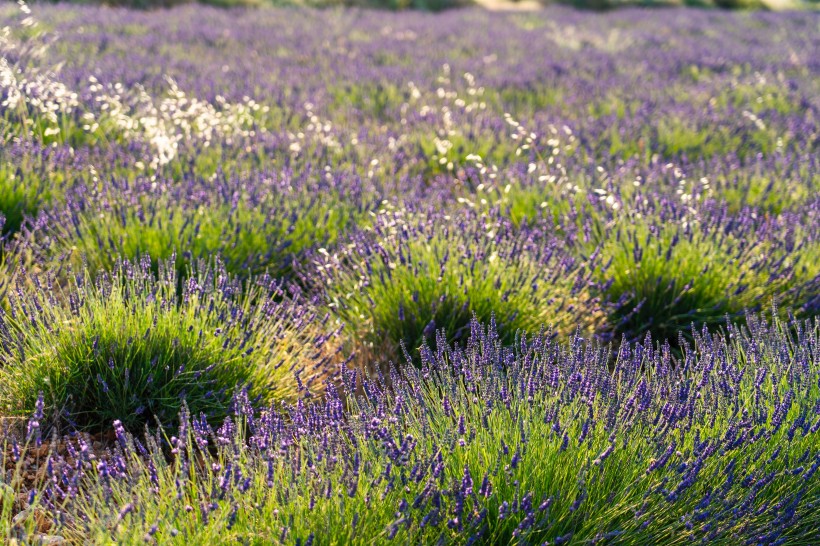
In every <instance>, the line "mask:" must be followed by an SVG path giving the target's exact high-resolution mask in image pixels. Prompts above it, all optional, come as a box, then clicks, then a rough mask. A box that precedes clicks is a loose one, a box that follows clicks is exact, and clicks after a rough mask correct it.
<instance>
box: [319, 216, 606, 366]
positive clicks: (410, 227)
mask: <svg viewBox="0 0 820 546" xmlns="http://www.w3.org/2000/svg"><path fill="white" fill-rule="evenodd" d="M315 260H316V267H315V275H316V276H317V277H318V279H319V286H320V287H321V289H322V290H324V291H325V294H326V295H325V298H326V300H327V303H328V305H329V306H330V307H331V308H333V309H334V311H335V313H336V314H337V315H339V316H340V317H341V318H342V319H343V320H344V321H345V322H346V323H347V324H348V325H350V328H351V330H352V332H353V335H355V336H357V339H358V340H359V341H360V342H365V343H367V344H368V345H369V347H375V348H376V351H377V352H376V354H380V353H379V351H386V352H384V353H381V354H384V355H386V356H388V357H393V358H394V359H395V357H396V356H397V353H398V348H399V347H400V345H401V344H403V345H404V347H405V348H406V349H407V350H409V351H411V354H416V351H417V350H418V348H419V347H420V346H421V345H422V343H423V342H424V340H425V339H427V340H430V341H432V340H433V337H434V334H435V332H436V331H437V330H443V331H444V332H445V339H446V340H447V341H448V342H452V341H454V340H458V339H466V334H467V332H468V331H469V326H470V320H471V317H472V316H476V317H479V319H480V320H483V321H487V322H489V321H490V319H491V318H494V319H495V321H496V322H497V324H498V325H499V330H500V332H501V333H502V337H503V339H504V340H505V341H507V342H511V341H512V340H513V339H514V337H515V335H516V332H517V331H518V330H525V331H529V332H537V331H538V330H539V329H540V328H542V327H544V326H545V325H547V326H553V327H555V329H556V331H560V332H562V333H564V334H566V333H567V332H571V331H573V330H575V329H582V328H584V327H586V328H587V329H588V330H591V329H592V326H593V323H594V320H595V313H596V301H595V298H594V297H593V295H592V293H593V291H594V287H593V286H592V284H593V282H592V280H591V278H592V277H593V274H594V273H595V272H596V271H595V270H596V268H597V267H598V266H597V264H596V263H595V259H594V257H593V258H591V259H589V260H587V261H583V260H578V259H576V258H573V257H572V256H570V255H569V254H567V253H565V252H562V249H561V247H560V242H556V241H550V240H548V239H544V238H541V237H537V238H536V237H533V236H532V235H530V234H527V233H519V232H517V231H516V230H515V229H514V228H513V226H511V225H510V224H509V223H508V222H506V221H505V219H504V218H503V217H500V216H497V215H488V216H483V215H475V214H469V213H468V214H465V215H464V216H463V217H462V218H461V219H456V218H451V217H449V216H446V215H441V214H437V213H430V214H428V213H424V212H413V211H407V210H403V211H398V212H392V211H384V213H383V214H381V215H379V216H378V217H377V219H376V222H375V223H374V226H373V229H372V231H367V232H364V233H361V234H359V235H357V236H354V237H353V239H352V240H351V242H350V243H349V244H346V245H343V247H342V250H341V251H340V252H339V253H338V254H333V255H329V254H327V253H325V254H321V253H320V254H318V255H317V256H316V258H315ZM311 273H313V270H312V271H311Z"/></svg>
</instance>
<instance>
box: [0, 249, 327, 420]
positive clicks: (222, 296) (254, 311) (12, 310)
mask: <svg viewBox="0 0 820 546" xmlns="http://www.w3.org/2000/svg"><path fill="white" fill-rule="evenodd" d="M152 269H153V268H152V264H151V262H150V260H149V259H147V258H146V259H143V260H142V261H141V262H138V263H131V262H121V263H120V264H118V265H117V267H116V268H115V269H114V271H113V272H112V273H111V274H110V275H104V276H100V277H99V278H97V279H93V278H92V277H90V276H89V275H88V274H87V273H85V272H83V273H80V274H78V275H76V276H74V277H73V278H72V280H71V282H70V285H69V286H68V287H66V288H60V287H58V286H52V282H51V280H50V279H39V278H37V277H32V278H31V279H30V280H31V284H32V285H34V286H36V288H35V289H33V290H32V292H31V293H25V292H24V291H23V290H22V288H20V286H19V285H18V288H17V289H16V290H15V291H13V293H12V294H10V295H9V308H8V311H7V312H4V313H3V314H2V316H0V335H1V336H2V344H3V349H2V352H0V361H2V365H1V366H0V407H2V413H3V414H4V415H11V414H25V413H28V412H30V411H31V410H32V409H33V408H34V407H35V404H37V401H38V393H43V395H44V398H45V408H46V410H47V411H48V412H49V413H50V414H51V415H55V414H57V415H58V416H59V414H64V415H65V416H66V419H64V421H67V422H68V423H73V424H74V425H76V426H79V427H80V428H84V429H94V430H100V429H101V428H103V427H106V426H108V425H109V424H110V423H111V422H112V421H113V420H114V419H119V420H121V421H122V422H123V423H124V425H125V426H126V427H127V428H129V429H131V430H139V429H141V427H142V425H144V424H155V423H156V421H155V419H156V420H158V421H159V422H160V423H162V424H167V423H169V422H171V421H173V420H175V418H176V416H177V414H178V412H179V410H180V408H181V407H182V405H183V403H185V404H187V405H188V407H189V408H190V409H191V411H194V412H196V414H197V415H198V414H199V413H200V412H202V413H203V414H204V415H206V416H207V417H208V418H209V419H216V420H220V419H221V418H222V417H223V416H224V415H225V414H226V412H227V409H228V406H229V402H230V398H231V395H232V393H234V392H235V391H236V389H238V388H243V387H246V388H248V389H250V391H251V393H253V395H254V396H256V395H259V396H261V397H262V398H263V399H267V400H283V399H295V398H297V397H299V396H304V395H306V394H308V393H309V392H310V390H311V389H314V390H315V389H316V388H318V385H317V384H316V383H317V382H318V381H320V380H321V379H322V378H323V377H324V376H326V375H328V371H327V370H328V366H329V363H330V362H331V360H332V359H331V357H330V353H331V351H330V349H327V348H325V346H326V345H328V346H329V339H330V338H331V335H330V334H326V335H325V334H322V327H321V324H320V323H319V317H317V316H316V315H315V314H314V313H313V312H312V311H310V309H309V307H307V306H305V305H302V304H299V303H298V302H297V301H296V300H294V299H291V298H288V297H285V296H286V295H284V294H282V293H281V291H280V290H279V284H278V283H276V282H272V281H267V280H264V279H260V281H259V282H256V283H252V284H251V286H250V287H244V289H243V287H241V286H240V285H239V284H238V283H237V282H236V281H234V280H233V279H232V278H231V277H230V276H228V275H227V274H226V273H225V271H224V268H222V267H221V266H213V267H206V266H198V267H195V268H194V269H193V270H192V272H191V276H190V278H189V279H188V280H186V281H182V280H181V279H180V278H179V277H178V275H177V274H176V272H175V270H174V268H173V267H170V264H168V263H165V264H161V265H160V268H159V275H158V276H155V274H154V273H153V271H152ZM180 286H182V289H181V290H180ZM274 299H275V300H277V301H274ZM280 300H281V301H280Z"/></svg>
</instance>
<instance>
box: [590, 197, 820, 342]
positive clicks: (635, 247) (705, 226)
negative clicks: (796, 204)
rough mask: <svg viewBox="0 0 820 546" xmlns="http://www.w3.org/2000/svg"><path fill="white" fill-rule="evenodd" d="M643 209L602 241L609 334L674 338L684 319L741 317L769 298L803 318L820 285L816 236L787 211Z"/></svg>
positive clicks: (686, 323) (686, 325)
mask: <svg viewBox="0 0 820 546" xmlns="http://www.w3.org/2000/svg"><path fill="white" fill-rule="evenodd" d="M645 212H646V211H644V214H642V215H640V216H636V215H635V214H634V213H633V214H632V215H631V216H628V217H627V218H626V220H627V221H623V222H619V224H618V225H617V226H616V227H615V228H614V229H613V230H611V231H610V233H609V234H608V236H607V238H606V241H605V243H604V248H603V252H602V254H603V256H604V259H606V260H611V267H610V268H609V270H608V274H609V276H610V277H611V281H610V283H609V284H608V286H607V294H608V297H609V300H610V302H611V303H612V307H611V312H610V314H609V317H608V321H607V325H606V327H607V328H608V329H609V330H610V331H611V332H614V333H616V334H618V335H626V336H627V337H631V338H634V337H640V336H642V335H644V334H646V333H647V332H649V333H651V334H652V335H653V336H654V337H655V339H658V340H670V341H671V342H673V343H675V342H676V340H677V337H678V334H679V333H683V334H684V335H688V334H687V332H688V331H689V330H690V327H691V325H692V324H695V325H709V326H714V325H717V324H721V323H724V322H725V321H726V318H727V317H732V318H734V319H742V317H743V314H744V313H745V312H746V311H749V310H752V311H760V310H764V309H766V308H770V307H771V306H772V304H773V302H774V304H775V305H780V306H782V307H783V308H787V307H788V308H792V309H793V310H794V312H795V313H798V314H800V313H803V314H804V315H807V316H811V314H810V313H811V309H813V308H814V307H813V305H814V304H812V301H811V300H812V296H813V294H816V293H817V292H816V291H817V287H818V285H820V268H818V265H817V264H816V263H815V262H814V261H813V260H812V258H813V256H814V255H816V252H817V241H816V235H814V234H812V233H810V232H807V231H806V230H803V229H801V228H799V227H797V226H794V225H792V224H791V217H790V216H784V217H779V218H774V219H769V220H762V219H758V218H757V216H756V215H755V214H754V211H753V210H748V209H747V210H745V211H743V212H742V213H741V214H739V215H730V214H727V212H726V210H725V208H721V207H716V208H714V209H711V210H708V209H707V210H704V211H699V212H698V213H697V214H692V213H691V212H688V211H684V210H682V209H680V208H679V207H678V208H677V209H674V210H672V211H669V210H667V211H666V212H660V213H659V212H650V213H649V214H645Z"/></svg>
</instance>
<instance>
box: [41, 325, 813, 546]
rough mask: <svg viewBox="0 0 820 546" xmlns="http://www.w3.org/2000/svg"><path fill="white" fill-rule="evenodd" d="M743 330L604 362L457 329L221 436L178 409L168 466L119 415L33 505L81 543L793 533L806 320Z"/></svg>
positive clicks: (803, 429) (646, 348) (238, 418)
mask: <svg viewBox="0 0 820 546" xmlns="http://www.w3.org/2000/svg"><path fill="white" fill-rule="evenodd" d="M747 324H748V327H744V328H739V327H734V326H729V327H728V333H727V334H726V335H718V336H713V335H711V334H709V332H708V331H705V330H704V331H703V332H702V333H696V334H695V336H694V338H693V343H692V344H685V345H684V347H683V351H682V357H681V359H680V360H677V361H676V360H674V359H673V357H672V356H671V354H670V352H669V350H668V349H667V348H658V347H657V346H655V345H653V344H646V345H642V344H637V345H629V344H623V345H622V346H621V347H620V348H619V352H618V354H617V360H616V364H615V367H614V369H611V368H610V361H609V359H608V358H607V356H608V353H609V351H610V348H609V347H608V346H606V345H603V346H602V345H599V344H597V343H592V342H588V341H585V340H583V339H581V338H577V337H574V338H571V339H569V340H568V341H567V342H561V341H556V340H555V338H554V337H552V336H550V335H543V336H535V337H533V338H531V339H523V338H522V339H519V342H518V343H517V344H516V345H515V346H512V347H510V346H504V345H503V344H502V343H501V341H500V338H499V337H498V332H497V331H496V330H495V329H494V328H492V327H490V328H485V327H483V326H481V325H480V324H478V323H477V322H473V323H471V325H470V334H469V340H468V342H467V344H466V346H463V347H459V346H445V345H446V344H444V343H442V344H440V345H439V347H438V349H437V351H435V352H434V351H432V350H430V349H429V348H428V347H427V346H424V348H423V349H422V351H421V362H422V366H421V368H420V369H415V368H412V367H410V368H407V369H406V373H405V374H404V377H394V378H393V380H392V386H391V388H390V389H385V388H383V386H382V385H381V383H380V382H371V381H364V383H363V385H360V387H361V388H360V389H358V392H359V393H360V394H355V392H356V386H357V381H356V377H355V373H352V372H351V373H346V374H345V376H344V378H343V381H342V384H341V386H340V388H331V389H330V390H329V391H328V392H327V396H326V398H325V399H324V400H323V401H322V402H320V403H319V404H314V405H311V404H303V403H298V404H296V405H294V406H291V407H289V408H286V409H285V411H279V410H277V409H274V408H267V409H265V408H263V409H261V411H260V410H259V409H258V408H257V409H255V408H253V405H252V404H249V401H248V398H247V396H246V395H245V394H243V393H240V394H239V396H238V397H237V399H236V403H235V404H234V411H235V414H234V415H233V416H232V417H229V418H228V419H226V420H225V422H224V424H223V425H222V426H221V427H219V428H212V427H211V426H209V425H208V423H207V422H206V421H204V420H202V419H201V418H199V417H196V416H191V415H190V414H189V413H188V412H187V411H183V413H182V415H181V422H180V429H179V432H177V433H176V434H175V436H174V437H173V438H171V440H170V448H171V449H172V450H173V453H174V457H173V459H172V460H171V461H170V462H168V459H166V456H165V454H163V451H162V445H161V443H158V441H157V439H156V438H155V437H153V436H148V437H147V438H146V439H145V441H144V442H142V441H139V442H138V441H137V440H136V439H135V438H132V437H130V436H129V435H128V434H127V433H125V431H123V430H121V429H120V428H119V425H118V424H117V425H116V430H115V432H116V434H117V439H118V442H117V445H116V446H115V447H114V449H113V450H112V453H111V456H110V457H109V458H107V459H106V461H105V462H104V463H102V462H100V463H98V464H96V465H93V464H91V461H90V460H89V459H88V455H87V454H86V455H85V457H86V459H85V462H83V455H82V453H83V450H82V445H81V444H82V440H81V439H80V443H79V444H78V445H76V447H74V448H73V449H74V452H75V453H76V454H77V456H76V457H73V458H65V459H63V458H62V457H60V456H57V457H54V458H53V460H52V462H51V465H50V466H49V470H48V472H49V473H50V474H49V475H51V476H55V477H56V478H55V479H57V480H58V481H59V482H60V483H61V484H63V485H61V487H60V490H59V491H58V490H57V488H54V487H52V488H51V490H50V496H49V497H47V498H48V499H49V500H48V501H47V502H52V503H55V505H57V504H56V503H57V501H59V506H60V509H61V510H62V512H63V514H64V519H63V521H65V522H66V523H65V524H64V525H66V526H69V525H70V526H71V528H72V532H75V533H79V534H78V535H77V538H78V539H79V540H84V539H88V538H89V537H106V540H113V541H116V542H119V543H130V542H138V541H140V540H145V538H144V537H152V538H151V540H157V541H159V542H165V541H170V542H173V541H175V540H179V538H178V537H185V540H186V541H196V542H205V541H208V540H217V539H224V538H225V537H228V536H229V537H232V538H236V539H247V538H251V537H254V536H259V535H260V534H264V536H266V537H270V536H274V537H278V538H279V539H280V540H281V541H294V542H295V541H297V540H299V541H300V542H301V543H305V541H309V540H316V541H319V542H325V541H328V542H329V541H338V542H344V543H346V544H365V543H372V542H373V541H374V540H379V541H388V540H393V541H395V542H396V543H397V544H407V543H413V544H419V543H431V542H440V543H447V544H451V543H452V544H508V543H510V542H515V541H519V542H524V541H526V542H528V543H538V544H541V543H544V542H549V543H570V542H571V543H576V542H577V543H588V542H601V541H604V542H615V543H619V544H662V543H668V542H669V541H670V540H673V539H677V540H686V541H698V542H701V541H703V542H712V543H715V542H733V543H734V542H739V543H750V544H751V543H754V544H780V543H802V542H805V541H811V539H812V537H813V536H814V533H816V528H817V525H818V515H817V511H816V498H817V495H818V494H820V479H818V476H817V470H818V469H820V451H818V449H817V434H818V431H820V418H819V417H818V413H817V404H816V401H817V399H818V396H819V395H820V392H818V382H817V378H818V374H820V367H819V366H820V324H818V323H817V322H816V321H815V322H793V323H790V324H767V323H765V322H763V321H761V320H759V319H757V318H755V317H750V319H749V320H748V321H747ZM783 377H789V381H788V382H785V381H783V379H782V378H783ZM69 443H70V444H72V445H74V444H76V443H77V440H71V441H69ZM57 531H59V529H58V530H57ZM310 537H313V539H311V538H310Z"/></svg>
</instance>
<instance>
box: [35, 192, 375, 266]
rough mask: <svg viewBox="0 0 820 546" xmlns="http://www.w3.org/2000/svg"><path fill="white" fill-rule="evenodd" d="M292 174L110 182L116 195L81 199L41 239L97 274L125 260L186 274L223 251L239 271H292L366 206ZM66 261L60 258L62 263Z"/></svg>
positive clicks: (48, 256)
mask: <svg viewBox="0 0 820 546" xmlns="http://www.w3.org/2000/svg"><path fill="white" fill-rule="evenodd" d="M289 182H290V180H289V179H284V180H282V181H281V182H279V183H274V182H272V181H267V183H266V182H265V181H261V182H258V183H253V184H252V183H248V184H242V185H244V186H246V187H247V186H251V190H250V191H243V190H242V189H240V187H239V186H240V185H241V184H240V183H239V182H237V181H236V180H233V179H231V180H220V181H219V182H218V183H214V184H206V183H204V182H201V181H197V182H195V183H191V184H188V185H185V186H181V187H179V186H177V187H171V188H162V189H159V190H152V189H150V188H147V187H143V186H142V185H137V186H136V187H134V188H122V187H116V186H115V187H111V188H108V194H109V195H110V198H108V199H105V200H101V202H102V204H101V205H100V203H98V201H93V202H88V201H84V202H74V203H72V204H71V206H70V207H69V208H68V209H67V210H66V211H65V213H64V214H62V215H57V216H58V217H57V218H55V220H54V221H53V222H52V223H51V226H50V229H48V230H44V231H43V233H42V234H41V236H40V237H39V241H40V244H39V245H38V246H39V248H40V253H41V254H43V255H44V259H45V260H46V261H52V262H53V261H55V260H56V261H63V260H65V259H69V260H71V262H73V263H74V264H81V263H82V264H85V266H86V267H87V268H88V269H89V270H90V271H91V272H92V273H93V274H97V273H100V272H104V271H110V270H112V269H113V268H114V267H115V266H116V264H117V262H118V261H120V260H122V259H128V260H139V259H140V257H142V256H151V257H152V258H153V259H158V260H169V259H171V257H172V256H173V257H174V260H175V264H174V265H175V267H176V270H177V271H178V273H179V274H180V275H184V274H185V273H186V271H187V270H188V269H189V268H190V265H191V264H192V263H193V262H195V261H197V260H203V259H204V260H208V259H210V258H211V257H213V256H219V257H220V259H221V260H222V261H223V263H224V266H225V268H226V269H227V271H228V272H229V273H231V274H232V275H235V276H238V277H242V278H247V277H249V276H255V275H261V274H266V273H267V274H270V275H272V276H274V277H286V276H289V275H290V273H291V269H292V265H293V262H294V260H295V259H298V258H299V257H301V256H302V255H303V254H304V253H305V252H306V251H307V250H309V249H312V248H315V247H319V246H322V245H328V244H332V243H333V242H335V240H336V239H337V238H338V237H339V236H340V235H341V234H342V233H344V231H345V230H346V229H348V228H350V226H351V225H352V224H353V223H354V221H355V220H356V219H358V218H359V217H360V216H361V214H362V211H361V210H360V209H358V208H356V206H354V205H353V204H347V203H345V202H344V201H342V200H341V199H338V198H333V197H331V196H329V195H328V194H327V191H322V190H321V188H318V187H313V188H311V189H310V190H308V189H306V188H297V189H294V188H292V187H290V186H289ZM58 265H59V264H58Z"/></svg>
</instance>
